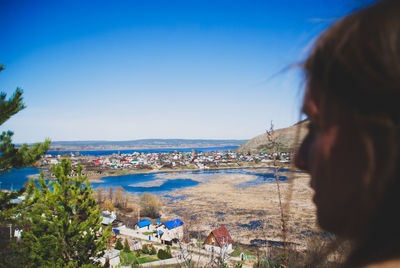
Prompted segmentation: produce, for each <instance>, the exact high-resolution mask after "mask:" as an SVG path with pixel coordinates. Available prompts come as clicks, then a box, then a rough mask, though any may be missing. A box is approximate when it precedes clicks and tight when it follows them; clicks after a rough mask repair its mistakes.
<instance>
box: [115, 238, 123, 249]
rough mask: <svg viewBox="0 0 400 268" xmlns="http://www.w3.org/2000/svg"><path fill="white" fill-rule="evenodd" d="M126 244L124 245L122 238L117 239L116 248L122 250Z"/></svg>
mask: <svg viewBox="0 0 400 268" xmlns="http://www.w3.org/2000/svg"><path fill="white" fill-rule="evenodd" d="M123 248H124V246H123V245H122V242H121V239H119V238H118V239H117V242H115V249H118V250H121V249H123Z"/></svg>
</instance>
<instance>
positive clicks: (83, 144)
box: [50, 139, 247, 150]
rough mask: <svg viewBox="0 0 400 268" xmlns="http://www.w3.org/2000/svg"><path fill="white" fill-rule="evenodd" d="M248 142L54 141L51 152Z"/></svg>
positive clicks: (221, 145) (226, 144)
mask: <svg viewBox="0 0 400 268" xmlns="http://www.w3.org/2000/svg"><path fill="white" fill-rule="evenodd" d="M246 141H247V140H206V139H141V140H129V141H53V142H52V143H51V148H50V149H51V150H58V149H65V148H78V149H115V148H121V149H128V148H135V149H136V148H185V147H198V148H201V147H224V146H240V145H242V144H244V143H245V142H246Z"/></svg>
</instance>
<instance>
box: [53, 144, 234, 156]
mask: <svg viewBox="0 0 400 268" xmlns="http://www.w3.org/2000/svg"><path fill="white" fill-rule="evenodd" d="M238 147H239V146H225V147H207V148H169V149H168V148H166V149H142V150H99V151H49V152H47V154H50V155H63V154H70V153H80V154H81V155H92V156H101V155H112V154H132V153H134V152H138V153H145V154H146V153H170V152H191V151H192V150H196V151H198V152H217V151H232V150H235V149H236V148H238Z"/></svg>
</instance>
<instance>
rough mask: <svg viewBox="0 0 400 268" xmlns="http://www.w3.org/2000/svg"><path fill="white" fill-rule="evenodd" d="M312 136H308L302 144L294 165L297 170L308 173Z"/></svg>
mask: <svg viewBox="0 0 400 268" xmlns="http://www.w3.org/2000/svg"><path fill="white" fill-rule="evenodd" d="M311 140H312V137H311V135H307V136H306V137H305V138H304V140H303V142H302V143H301V145H300V147H299V149H298V150H297V152H296V155H295V159H294V164H295V165H296V167H297V168H299V169H301V170H304V171H307V172H309V171H310V164H309V159H310V157H309V154H310V150H311V143H312V141H311Z"/></svg>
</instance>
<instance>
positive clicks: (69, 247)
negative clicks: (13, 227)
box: [21, 159, 110, 267]
mask: <svg viewBox="0 0 400 268" xmlns="http://www.w3.org/2000/svg"><path fill="white" fill-rule="evenodd" d="M71 171H72V169H71V162H70V161H69V160H67V159H63V160H62V161H61V163H60V164H59V165H57V166H53V173H54V174H55V176H56V180H54V181H49V182H47V183H46V181H45V179H44V177H43V174H41V176H40V179H39V182H38V184H39V186H37V184H36V183H35V181H34V180H31V181H30V182H29V185H28V188H27V193H28V195H27V198H26V199H25V200H26V204H25V206H26V207H29V211H27V212H26V214H25V217H26V218H27V219H28V223H29V226H30V229H29V230H27V231H24V232H23V233H22V244H21V255H22V256H21V257H22V258H23V259H24V260H26V262H27V263H28V264H29V265H32V266H34V267H39V266H52V267H53V266H62V267H64V266H68V267H81V266H82V265H90V264H95V260H94V258H98V257H101V256H102V255H103V254H104V250H105V244H106V242H107V241H108V238H109V236H110V228H109V227H108V228H107V229H105V230H102V225H101V215H100V212H99V210H98V207H97V202H96V199H95V197H94V194H93V189H92V187H91V185H90V184H89V182H88V180H87V177H86V176H82V173H81V171H82V168H81V167H80V166H78V168H77V176H74V177H69V176H70V175H71Z"/></svg>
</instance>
